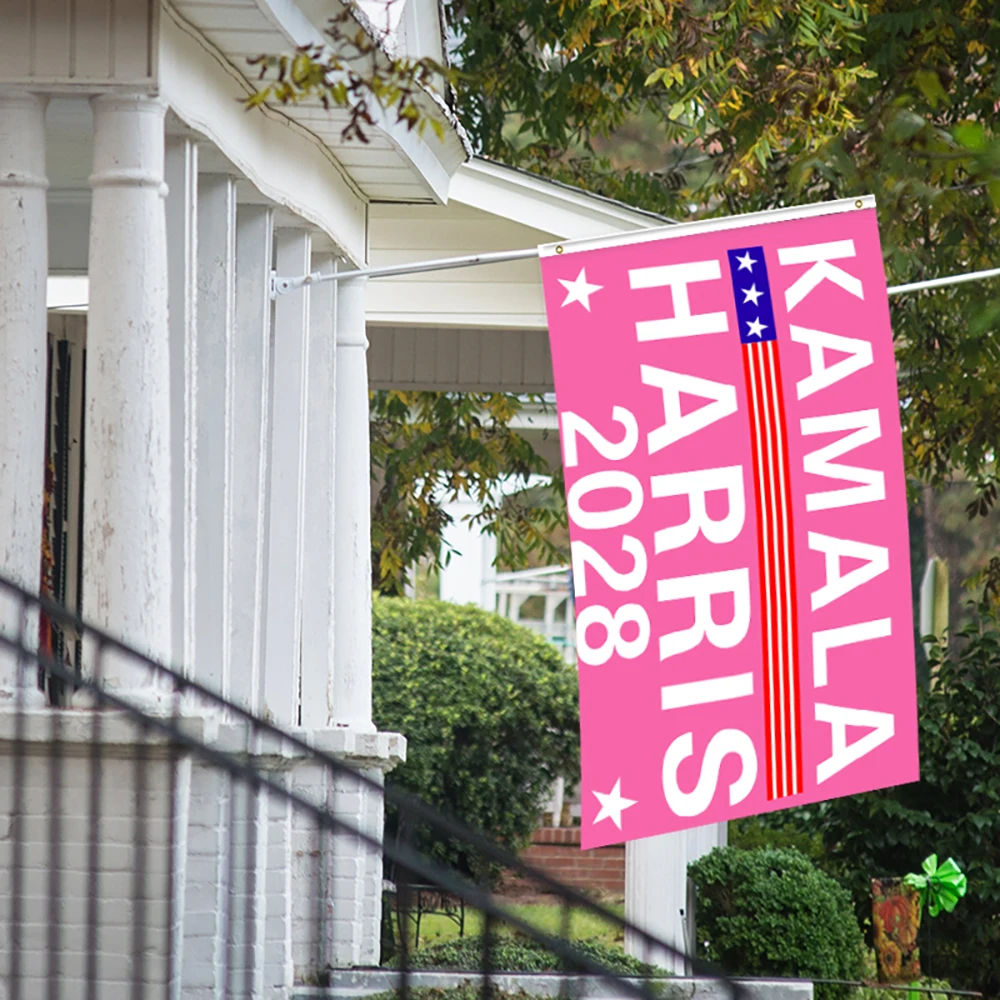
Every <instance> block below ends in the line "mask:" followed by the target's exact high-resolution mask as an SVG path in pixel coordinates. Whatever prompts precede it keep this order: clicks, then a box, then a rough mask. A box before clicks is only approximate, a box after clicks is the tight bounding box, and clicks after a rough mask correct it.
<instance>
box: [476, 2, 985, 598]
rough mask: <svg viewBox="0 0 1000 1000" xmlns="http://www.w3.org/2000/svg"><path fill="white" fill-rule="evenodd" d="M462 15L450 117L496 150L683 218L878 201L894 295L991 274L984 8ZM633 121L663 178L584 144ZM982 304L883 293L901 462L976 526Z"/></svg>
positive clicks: (963, 292)
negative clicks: (904, 286) (969, 489)
mask: <svg viewBox="0 0 1000 1000" xmlns="http://www.w3.org/2000/svg"><path fill="white" fill-rule="evenodd" d="M461 11H462V15H461V16H462V24H461V28H460V31H459V34H460V37H461V38H462V42H461V45H460V58H461V61H462V65H463V68H464V69H465V70H466V71H467V72H468V74H469V75H468V76H467V77H465V78H463V80H462V81H460V82H459V86H460V87H463V86H464V90H463V92H462V99H461V101H460V106H461V107H464V108H466V109H468V110H467V114H468V115H469V120H470V123H471V126H472V129H473V131H474V132H475V133H476V134H477V136H478V138H479V141H480V142H481V144H482V147H483V149H484V150H485V151H486V152H487V153H489V154H491V155H494V156H497V157H498V158H500V159H503V160H507V161H511V162H516V163H520V164H522V165H525V166H529V167H531V168H532V169H535V170H538V171H540V172H542V173H548V174H551V175H555V176H559V177H562V178H563V179H569V180H576V181H577V182H578V183H581V184H582V185H584V186H587V187H590V188H591V189H594V190H598V191H601V192H602V193H605V194H610V195H615V196H619V197H624V198H626V199H628V200H633V201H637V202H638V203H640V204H642V205H644V206H645V207H650V208H656V209H659V210H661V211H664V212H666V213H668V214H670V215H672V216H673V217H675V218H678V219H686V218H691V217H694V216H701V215H706V214H733V213H740V212H747V211H751V210H759V209H766V208H772V207H777V206H781V205H787V204H795V203H801V202H809V201H817V200H825V199H830V198H835V197H845V196H847V197H849V196H854V195H857V194H861V193H869V192H870V193H874V194H875V195H876V198H877V200H878V204H879V218H880V228H881V234H882V242H883V248H884V251H885V263H886V274H887V279H888V283H889V284H890V285H891V284H897V283H905V282H910V281H916V280H920V279H923V278H928V277H934V276H940V275H945V274H951V273H959V272H963V271H970V270H977V269H985V268H988V267H990V266H997V265H998V264H1000V260H998V258H997V256H996V249H995V247H996V241H995V232H996V226H997V222H998V219H997V216H998V211H1000V136H998V134H997V132H996V128H995V124H996V119H997V110H998V107H1000V62H998V52H1000V20H998V12H997V7H996V4H994V3H986V2H979V0H956V2H954V3H946V2H937V3H923V4H914V3H912V2H907V0H872V2H870V3H868V4H861V3H856V2H853V0H842V2H824V0H805V2H800V3H797V4H794V5H793V4H782V3H780V2H767V0H718V2H711V0H708V2H701V3H689V2H680V0H678V2H669V0H662V2H661V0H565V2H564V3H561V4H558V5H556V4H548V3H545V2H544V0H536V2H533V3H532V2H529V3H521V2H513V0H511V2H509V3H494V2H492V0H468V2H466V3H465V4H463V5H462V7H461ZM512 65H513V66H516V67H517V69H516V71H513V72H511V71H510V67H511V66H512ZM501 67H502V69H501ZM640 111H641V113H642V114H643V115H645V116H646V120H647V121H649V120H650V119H651V120H652V123H653V124H652V125H650V126H649V127H650V128H651V129H652V130H653V132H654V133H655V135H656V136H658V137H659V139H660V141H662V143H663V146H664V149H665V150H666V152H665V155H664V165H663V167H662V168H661V169H660V170H658V171H654V172H653V173H649V172H639V171H635V170H629V169H624V170H623V169H613V168H612V167H611V166H610V164H609V162H608V161H607V160H601V159H600V158H599V157H595V156H594V153H593V151H594V147H595V140H596V139H597V138H599V137H602V136H606V135H608V134H613V133H614V131H615V129H617V128H619V127H621V125H622V123H623V122H625V121H626V120H627V119H628V118H629V117H630V116H635V115H636V114H638V113H640ZM995 292H996V286H995V285H991V284H975V285H972V284H970V285H963V286H958V287H954V288H951V289H949V290H946V291H937V292H933V293H921V294H912V295H907V296H902V297H899V298H896V299H894V300H893V303H892V314H893V315H892V318H893V328H894V331H895V336H896V344H897V357H898V359H899V366H900V395H901V400H902V404H903V410H902V412H903V423H904V441H905V446H906V457H907V462H908V465H909V471H910V472H911V474H913V475H915V476H916V477H918V478H919V479H921V480H923V481H924V482H928V483H932V484H935V485H937V484H940V483H943V482H945V481H947V480H949V479H951V478H952V477H955V476H959V477H962V478H965V479H968V480H969V481H970V482H971V483H972V484H974V486H975V487H976V493H975V496H974V497H973V498H972V500H971V501H970V504H969V514H970V516H974V515H977V514H978V515H985V514H987V513H989V511H990V510H991V509H992V506H993V504H994V502H995V500H996V497H997V490H998V482H997V471H996V463H995V456H994V446H995V442H996V440H997V436H998V431H1000V341H998V338H997V337H996V336H995V333H996V327H997V321H998V319H1000V305H998V300H997V297H996V294H995ZM992 570H993V572H992V573H991V574H987V580H988V581H989V580H992V581H993V583H994V584H995V585H996V586H1000V572H998V567H997V566H996V565H994V566H993V567H992Z"/></svg>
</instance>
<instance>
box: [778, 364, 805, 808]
mask: <svg viewBox="0 0 1000 1000" xmlns="http://www.w3.org/2000/svg"><path fill="white" fill-rule="evenodd" d="M772 363H773V365H774V380H775V383H776V385H777V387H778V392H777V402H778V418H779V422H780V426H781V430H782V438H783V441H782V449H781V460H782V473H783V475H784V481H785V487H786V497H787V499H786V503H785V505H784V520H785V525H786V531H787V538H788V543H787V549H788V590H789V594H790V598H791V599H790V614H789V621H788V630H789V647H790V650H791V667H792V669H791V689H792V697H793V700H794V706H795V710H794V712H793V714H792V725H793V733H792V737H793V741H794V754H793V757H792V760H793V768H794V771H793V773H794V778H793V781H792V786H793V793H794V794H798V793H799V792H801V791H802V790H803V787H804V786H803V779H802V678H801V668H800V662H799V612H798V607H797V604H796V594H797V591H796V588H795V536H794V534H793V531H792V497H791V483H792V478H791V470H790V467H789V459H788V423H787V421H786V419H785V398H784V396H783V395H782V393H781V365H780V360H779V354H778V351H777V345H775V351H774V354H773V357H772Z"/></svg>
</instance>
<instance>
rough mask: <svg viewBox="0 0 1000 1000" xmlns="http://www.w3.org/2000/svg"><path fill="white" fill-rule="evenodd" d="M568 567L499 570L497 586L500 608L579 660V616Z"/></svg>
mask: <svg viewBox="0 0 1000 1000" xmlns="http://www.w3.org/2000/svg"><path fill="white" fill-rule="evenodd" d="M570 579H571V577H570V570H569V567H567V566H546V567H543V568H542V569H526V570H519V571H518V572H514V573H498V574H497V576H496V578H495V581H494V582H493V587H494V589H495V591H496V610H497V612H498V613H499V614H501V615H503V616H504V617H505V618H509V619H510V620H511V621H515V622H517V623H518V624H520V625H524V626H525V627H526V628H530V629H531V630H532V631H533V632H537V633H538V634H539V635H541V636H543V637H544V638H546V639H548V640H549V642H551V643H553V644H555V645H556V646H558V647H559V648H560V649H561V650H562V652H563V656H564V658H565V660H566V662H567V663H576V616H575V615H574V613H573V593H572V589H571V583H570Z"/></svg>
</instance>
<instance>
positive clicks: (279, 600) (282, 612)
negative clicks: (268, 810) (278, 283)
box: [264, 229, 312, 726]
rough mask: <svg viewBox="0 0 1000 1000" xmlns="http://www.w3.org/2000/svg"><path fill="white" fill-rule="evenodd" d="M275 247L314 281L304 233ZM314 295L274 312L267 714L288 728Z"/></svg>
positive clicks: (281, 267)
mask: <svg viewBox="0 0 1000 1000" xmlns="http://www.w3.org/2000/svg"><path fill="white" fill-rule="evenodd" d="M275 242H276V244H277V253H276V255H275V267H276V268H277V271H278V273H279V274H308V272H309V265H310V259H311V256H312V254H311V247H312V240H311V237H310V235H309V233H308V232H307V231H306V230H304V229H278V230H277V232H276V240H275ZM309 296H310V291H309V288H308V287H306V288H303V289H301V290H300V291H297V292H293V293H292V294H291V295H282V296H280V297H279V298H278V300H277V301H276V302H275V305H274V356H273V369H272V370H273V379H272V389H271V468H270V479H271V482H270V493H271V495H270V525H269V539H268V556H267V631H266V640H265V641H266V647H265V660H264V707H265V710H266V711H267V712H269V713H270V715H271V718H273V719H274V721H275V722H277V723H278V724H279V725H286V726H287V725H298V722H299V704H300V703H299V680H300V676H301V672H300V665H301V656H302V648H301V640H302V559H303V543H304V538H303V532H302V522H303V517H304V510H305V449H306V416H305V414H306V406H307V405H308V404H307V398H306V397H307V381H306V376H307V373H308V370H309Z"/></svg>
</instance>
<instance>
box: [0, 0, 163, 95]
mask: <svg viewBox="0 0 1000 1000" xmlns="http://www.w3.org/2000/svg"><path fill="white" fill-rule="evenodd" d="M159 8H160V4H159V0H128V2H125V3H122V2H120V0H119V2H116V0H91V2H89V3H88V5H87V9H86V11H85V12H83V11H78V10H77V5H76V4H71V3H53V2H51V0H13V2H9V3H4V4H2V5H0V84H3V83H7V82H26V83H27V82H30V83H34V84H38V83H43V82H44V83H47V84H54V85H62V86H66V87H81V86H86V87H98V88H106V87H109V86H112V87H118V86H123V85H128V86H135V87H140V88H142V89H148V88H149V87H150V86H151V85H152V84H153V83H154V82H155V78H156V57H157V47H156V43H155V39H156V26H157V20H158V15H159Z"/></svg>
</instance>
